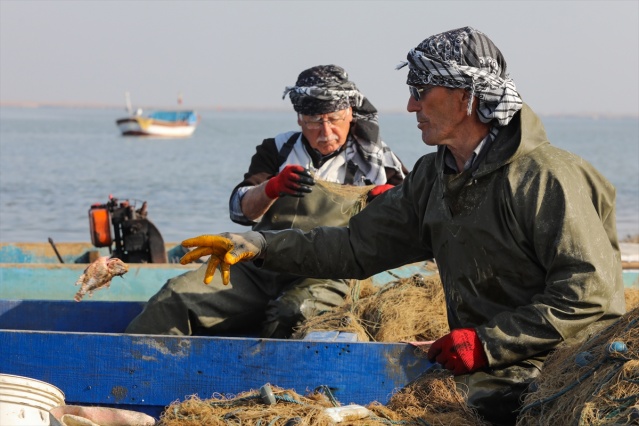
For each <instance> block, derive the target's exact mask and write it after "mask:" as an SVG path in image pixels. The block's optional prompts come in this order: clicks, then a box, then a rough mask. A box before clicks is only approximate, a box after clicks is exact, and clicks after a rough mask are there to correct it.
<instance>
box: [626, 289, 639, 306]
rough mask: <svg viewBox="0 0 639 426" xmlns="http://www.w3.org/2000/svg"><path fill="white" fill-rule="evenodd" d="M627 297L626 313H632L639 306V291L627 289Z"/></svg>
mask: <svg viewBox="0 0 639 426" xmlns="http://www.w3.org/2000/svg"><path fill="white" fill-rule="evenodd" d="M625 296H626V311H628V312H630V311H632V310H633V309H634V308H636V307H638V306H639V289H637V288H627V289H626V291H625Z"/></svg>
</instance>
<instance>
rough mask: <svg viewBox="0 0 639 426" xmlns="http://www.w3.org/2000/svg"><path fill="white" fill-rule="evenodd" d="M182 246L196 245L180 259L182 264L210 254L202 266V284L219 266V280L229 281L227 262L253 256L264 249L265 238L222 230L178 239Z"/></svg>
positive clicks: (211, 278) (232, 263) (250, 258)
mask: <svg viewBox="0 0 639 426" xmlns="http://www.w3.org/2000/svg"><path fill="white" fill-rule="evenodd" d="M182 246H183V247H187V248H189V247H196V248H195V249H193V250H191V251H190V252H188V253H187V254H185V255H184V256H182V258H181V259H180V263H181V264H182V265H186V264H187V263H190V262H193V261H194V260H197V259H199V258H200V257H203V256H209V255H210V256H211V257H210V258H209V261H208V264H207V266H206V273H205V274H204V283H205V284H210V283H211V281H212V280H213V275H214V274H215V269H217V268H218V267H219V269H220V273H221V274H222V283H223V284H224V285H227V284H228V283H229V282H230V281H231V265H234V264H236V263H238V262H246V261H249V260H252V259H255V258H257V257H258V256H259V255H260V254H262V253H263V252H264V249H265V248H266V240H265V239H264V237H263V236H262V234H260V233H259V232H255V231H248V232H242V233H240V234H232V233H229V232H224V233H222V234H219V235H200V236H199V237H195V238H189V239H186V240H184V241H182Z"/></svg>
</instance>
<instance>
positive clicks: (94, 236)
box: [89, 195, 167, 263]
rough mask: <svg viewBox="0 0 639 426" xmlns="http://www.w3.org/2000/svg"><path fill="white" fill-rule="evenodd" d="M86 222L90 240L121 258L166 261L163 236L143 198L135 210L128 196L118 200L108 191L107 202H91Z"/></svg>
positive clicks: (125, 259)
mask: <svg viewBox="0 0 639 426" xmlns="http://www.w3.org/2000/svg"><path fill="white" fill-rule="evenodd" d="M89 225H90V233H91V243H92V244H93V245H94V246H96V247H108V248H109V253H111V254H112V256H113V257H117V258H118V259H120V260H122V261H123V262H127V263H167V255H166V249H165V246H164V239H163V238H162V235H160V231H158V229H157V228H156V226H155V225H154V224H153V223H152V222H151V221H150V220H148V219H147V204H146V201H144V202H143V203H142V206H141V207H140V208H139V209H137V210H136V209H135V205H131V203H129V200H125V201H122V202H120V203H118V199H117V198H113V196H112V195H109V201H108V202H107V203H106V204H93V205H92V206H91V208H90V209H89ZM112 230H113V232H111V231H112ZM113 243H115V249H113Z"/></svg>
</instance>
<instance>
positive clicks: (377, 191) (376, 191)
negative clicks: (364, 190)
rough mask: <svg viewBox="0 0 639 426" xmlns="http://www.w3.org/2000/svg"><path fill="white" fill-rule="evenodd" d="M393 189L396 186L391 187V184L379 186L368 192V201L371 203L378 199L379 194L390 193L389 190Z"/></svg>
mask: <svg viewBox="0 0 639 426" xmlns="http://www.w3.org/2000/svg"><path fill="white" fill-rule="evenodd" d="M393 187H394V185H391V184H389V183H385V184H384V185H377V186H376V187H375V188H373V189H371V190H370V191H368V196H367V197H366V201H367V202H369V203H370V202H371V200H372V199H373V198H375V197H377V196H378V195H379V194H381V193H383V192H386V191H388V190H389V189H391V188H393Z"/></svg>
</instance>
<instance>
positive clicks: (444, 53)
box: [397, 27, 522, 126]
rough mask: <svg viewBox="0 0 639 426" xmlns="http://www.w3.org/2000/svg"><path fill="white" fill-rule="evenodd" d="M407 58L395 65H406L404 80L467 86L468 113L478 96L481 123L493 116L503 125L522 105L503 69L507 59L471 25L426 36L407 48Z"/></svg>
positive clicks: (401, 66) (515, 89)
mask: <svg viewBox="0 0 639 426" xmlns="http://www.w3.org/2000/svg"><path fill="white" fill-rule="evenodd" d="M407 59H408V62H403V63H401V64H400V65H398V67H397V69H401V68H403V67H405V66H406V65H409V71H408V78H407V80H406V84H408V85H411V86H420V85H426V84H430V85H434V86H445V87H451V88H462V89H467V90H469V91H470V93H471V95H472V96H471V97H470V101H469V102H468V114H469V115H470V114H471V112H472V103H473V99H474V97H475V96H477V98H479V106H478V108H477V114H478V115H479V119H480V120H481V121H482V122H484V123H489V122H491V121H493V120H495V121H496V124H497V125H498V126H505V125H507V124H508V123H509V122H510V119H511V118H512V117H513V115H515V113H516V112H517V111H519V110H520V109H521V106H522V100H521V97H520V96H519V93H517V88H516V87H515V82H514V81H513V80H512V79H511V78H509V76H508V74H507V72H506V60H505V59H504V57H503V56H502V54H501V52H500V51H499V49H498V48H497V46H495V44H494V43H493V42H492V41H491V40H490V39H489V38H488V36H486V35H485V34H483V33H482V32H480V31H477V30H476V29H474V28H471V27H464V28H458V29H456V30H451V31H446V32H443V33H441V34H436V35H434V36H431V37H428V38H427V39H426V40H424V41H422V42H421V43H420V44H419V46H417V47H416V48H414V49H411V51H410V52H408V56H407Z"/></svg>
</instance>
